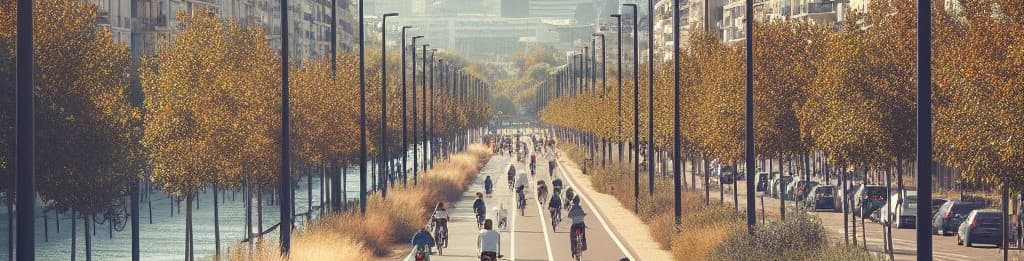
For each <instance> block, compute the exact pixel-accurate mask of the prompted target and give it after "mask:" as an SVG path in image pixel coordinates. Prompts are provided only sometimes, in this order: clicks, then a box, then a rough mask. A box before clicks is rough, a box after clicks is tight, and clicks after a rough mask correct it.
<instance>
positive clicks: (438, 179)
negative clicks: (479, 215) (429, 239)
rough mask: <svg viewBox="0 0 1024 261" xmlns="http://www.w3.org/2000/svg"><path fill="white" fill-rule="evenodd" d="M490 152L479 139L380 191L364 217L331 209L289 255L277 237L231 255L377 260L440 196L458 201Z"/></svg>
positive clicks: (299, 236)
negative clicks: (402, 184) (408, 181)
mask: <svg viewBox="0 0 1024 261" xmlns="http://www.w3.org/2000/svg"><path fill="white" fill-rule="evenodd" d="M490 156H491V150H490V149H489V148H487V147H486V146H484V145H480V144H474V145H471V146H470V147H469V149H468V150H466V151H465V152H462V153H458V154H454V155H452V156H451V157H449V159H448V160H444V161H439V162H437V163H436V164H435V165H434V168H432V169H430V170H427V171H425V172H423V173H420V175H419V184H418V185H417V186H409V187H407V188H397V187H396V188H395V189H393V190H391V191H389V193H388V198H387V200H383V199H381V198H380V196H379V194H375V195H374V196H372V197H371V198H369V199H368V200H367V209H366V214H365V216H360V214H359V212H358V210H351V211H346V212H342V213H338V214H330V215H325V216H323V217H321V218H320V219H318V220H316V221H314V223H313V224H310V225H309V226H307V227H305V228H303V229H301V230H299V231H295V232H293V234H292V249H291V251H290V257H287V258H286V257H283V256H281V255H279V254H278V248H277V247H276V246H277V243H276V242H274V240H263V241H262V242H261V243H258V244H257V245H256V246H255V247H253V248H251V250H250V248H249V247H248V246H247V245H241V244H239V245H236V246H235V247H233V248H232V249H234V250H233V251H232V252H231V253H230V257H229V259H230V260H256V261H263V260H268V261H269V260H289V259H290V260H354V261H361V260H374V259H376V258H377V257H381V256H386V255H388V254H390V249H391V247H392V246H393V245H395V244H400V243H403V242H406V240H407V239H409V238H410V237H412V234H413V233H415V232H416V230H418V229H419V228H420V227H421V226H422V225H423V224H424V223H425V222H426V220H427V217H428V212H429V211H430V210H432V209H433V208H434V204H435V203H437V202H440V201H443V202H454V201H456V200H458V198H459V196H460V195H462V192H463V191H465V190H466V188H467V187H468V186H469V184H470V183H472V181H473V180H474V179H475V178H476V176H477V174H479V171H480V169H481V168H482V167H483V166H484V164H486V162H487V160H488V159H489V158H490Z"/></svg>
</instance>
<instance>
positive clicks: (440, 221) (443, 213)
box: [430, 202, 451, 240]
mask: <svg viewBox="0 0 1024 261" xmlns="http://www.w3.org/2000/svg"><path fill="white" fill-rule="evenodd" d="M449 219H451V217H450V216H448V210H445V209H444V203H441V202H438V203H437V208H436V209H435V210H434V214H433V215H430V220H431V221H432V222H434V228H435V229H443V230H444V231H445V232H447V231H448V220H449ZM445 234H447V233H445ZM438 240H441V239H440V238H438Z"/></svg>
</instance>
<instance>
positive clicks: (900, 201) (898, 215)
mask: <svg viewBox="0 0 1024 261" xmlns="http://www.w3.org/2000/svg"><path fill="white" fill-rule="evenodd" d="M901 197H902V198H901ZM889 206H892V209H889V208H888V207H889ZM889 211H892V213H893V214H892V215H890V214H889ZM878 212H879V216H878V217H879V222H882V223H889V222H890V221H889V218H893V220H892V221H891V222H892V225H893V226H895V227H896V228H916V227H917V226H916V224H917V191H913V190H911V191H905V192H903V193H902V195H901V194H900V193H893V195H892V196H890V197H889V201H888V202H886V203H885V204H884V205H883V206H882V207H881V208H879V209H878Z"/></svg>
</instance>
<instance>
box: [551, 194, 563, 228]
mask: <svg viewBox="0 0 1024 261" xmlns="http://www.w3.org/2000/svg"><path fill="white" fill-rule="evenodd" d="M548 211H550V212H551V220H552V221H551V222H555V219H556V218H557V219H561V217H562V197H560V196H559V195H558V194H553V195H551V200H549V201H548ZM555 223H557V222H555Z"/></svg>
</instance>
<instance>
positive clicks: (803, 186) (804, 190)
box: [792, 180, 818, 201]
mask: <svg viewBox="0 0 1024 261" xmlns="http://www.w3.org/2000/svg"><path fill="white" fill-rule="evenodd" d="M817 185H818V182H817V181H813V180H801V181H800V182H797V184H796V189H794V190H793V198H792V200H795V201H803V200H804V199H806V198H807V195H809V194H810V192H811V188H814V186H817Z"/></svg>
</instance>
